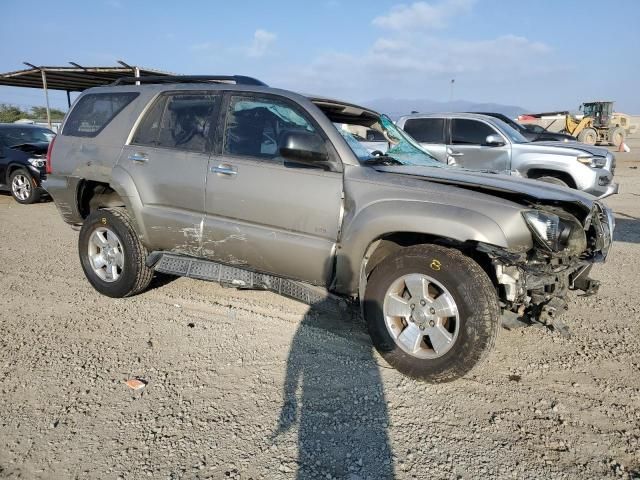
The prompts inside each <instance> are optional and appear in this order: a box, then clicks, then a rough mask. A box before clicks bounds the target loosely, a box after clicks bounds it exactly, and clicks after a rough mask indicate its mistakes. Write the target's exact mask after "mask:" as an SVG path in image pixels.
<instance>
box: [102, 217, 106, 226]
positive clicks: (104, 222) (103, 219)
mask: <svg viewBox="0 0 640 480" xmlns="http://www.w3.org/2000/svg"><path fill="white" fill-rule="evenodd" d="M100 223H101V224H103V225H106V224H107V219H106V218H105V217H102V218H101V219H100Z"/></svg>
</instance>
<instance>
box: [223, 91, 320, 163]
mask: <svg viewBox="0 0 640 480" xmlns="http://www.w3.org/2000/svg"><path fill="white" fill-rule="evenodd" d="M296 130H299V131H306V132H315V129H314V127H313V125H311V123H310V122H309V121H308V120H307V119H306V118H305V116H303V114H302V113H301V112H300V111H298V110H297V109H295V108H293V107H292V106H290V105H288V104H287V103H285V102H282V101H279V100H276V99H270V98H269V99H267V98H254V97H241V96H233V97H231V103H230V105H229V111H228V114H227V123H226V130H225V135H224V137H225V138H224V153H226V154H229V155H246V156H250V157H257V158H261V159H273V158H276V157H279V148H280V142H281V140H282V139H283V137H284V134H285V133H288V132H291V131H296Z"/></svg>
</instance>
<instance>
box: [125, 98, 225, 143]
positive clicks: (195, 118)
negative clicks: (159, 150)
mask: <svg viewBox="0 0 640 480" xmlns="http://www.w3.org/2000/svg"><path fill="white" fill-rule="evenodd" d="M219 99H220V96H219V95H211V94H201V93H179V94H170V95H163V96H161V97H160V98H158V99H157V100H156V101H155V103H154V104H153V105H152V106H151V108H150V109H149V110H148V111H147V113H146V114H145V116H144V118H143V119H142V122H141V123H140V126H139V127H138V129H137V130H136V133H135V135H134V136H133V139H132V141H131V143H134V144H136V145H148V146H152V147H164V148H178V149H181V150H190V151H194V152H205V151H207V149H208V145H209V144H210V140H211V136H212V134H213V131H214V129H215V126H216V125H217V111H218V109H217V107H218V104H219Z"/></svg>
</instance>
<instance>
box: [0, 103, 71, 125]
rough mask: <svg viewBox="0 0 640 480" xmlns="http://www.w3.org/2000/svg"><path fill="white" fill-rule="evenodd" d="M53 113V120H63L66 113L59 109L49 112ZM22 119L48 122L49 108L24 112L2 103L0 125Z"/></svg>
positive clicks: (0, 106)
mask: <svg viewBox="0 0 640 480" xmlns="http://www.w3.org/2000/svg"><path fill="white" fill-rule="evenodd" d="M49 111H50V113H51V120H52V121H56V120H62V119H63V117H64V115H65V112H63V111H62V110H59V109H57V108H52V109H50V110H49ZM21 118H28V119H31V120H46V119H47V108H46V107H31V109H30V110H22V109H21V108H20V107H16V106H14V105H8V104H6V103H0V123H13V122H15V121H16V120H20V119H21Z"/></svg>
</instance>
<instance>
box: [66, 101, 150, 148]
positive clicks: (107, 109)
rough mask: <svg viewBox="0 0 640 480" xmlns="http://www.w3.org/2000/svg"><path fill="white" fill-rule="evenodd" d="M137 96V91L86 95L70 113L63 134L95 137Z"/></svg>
mask: <svg viewBox="0 0 640 480" xmlns="http://www.w3.org/2000/svg"><path fill="white" fill-rule="evenodd" d="M137 96H138V93H137V92H118V93H115V92H114V93H90V94H88V95H85V96H84V97H82V98H81V99H80V100H79V101H78V104H77V105H76V106H75V107H74V109H73V110H72V111H71V113H70V114H69V118H68V119H67V121H66V123H65V124H64V130H63V131H62V134H63V135H68V136H72V137H95V136H96V135H98V134H99V133H100V132H101V131H102V129H104V127H106V126H107V125H108V124H109V122H110V121H111V120H113V119H114V118H115V117H116V115H118V113H120V112H121V111H122V109H123V108H124V107H126V106H127V105H129V104H130V103H131V102H132V101H133V99H134V98H136V97H137Z"/></svg>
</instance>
